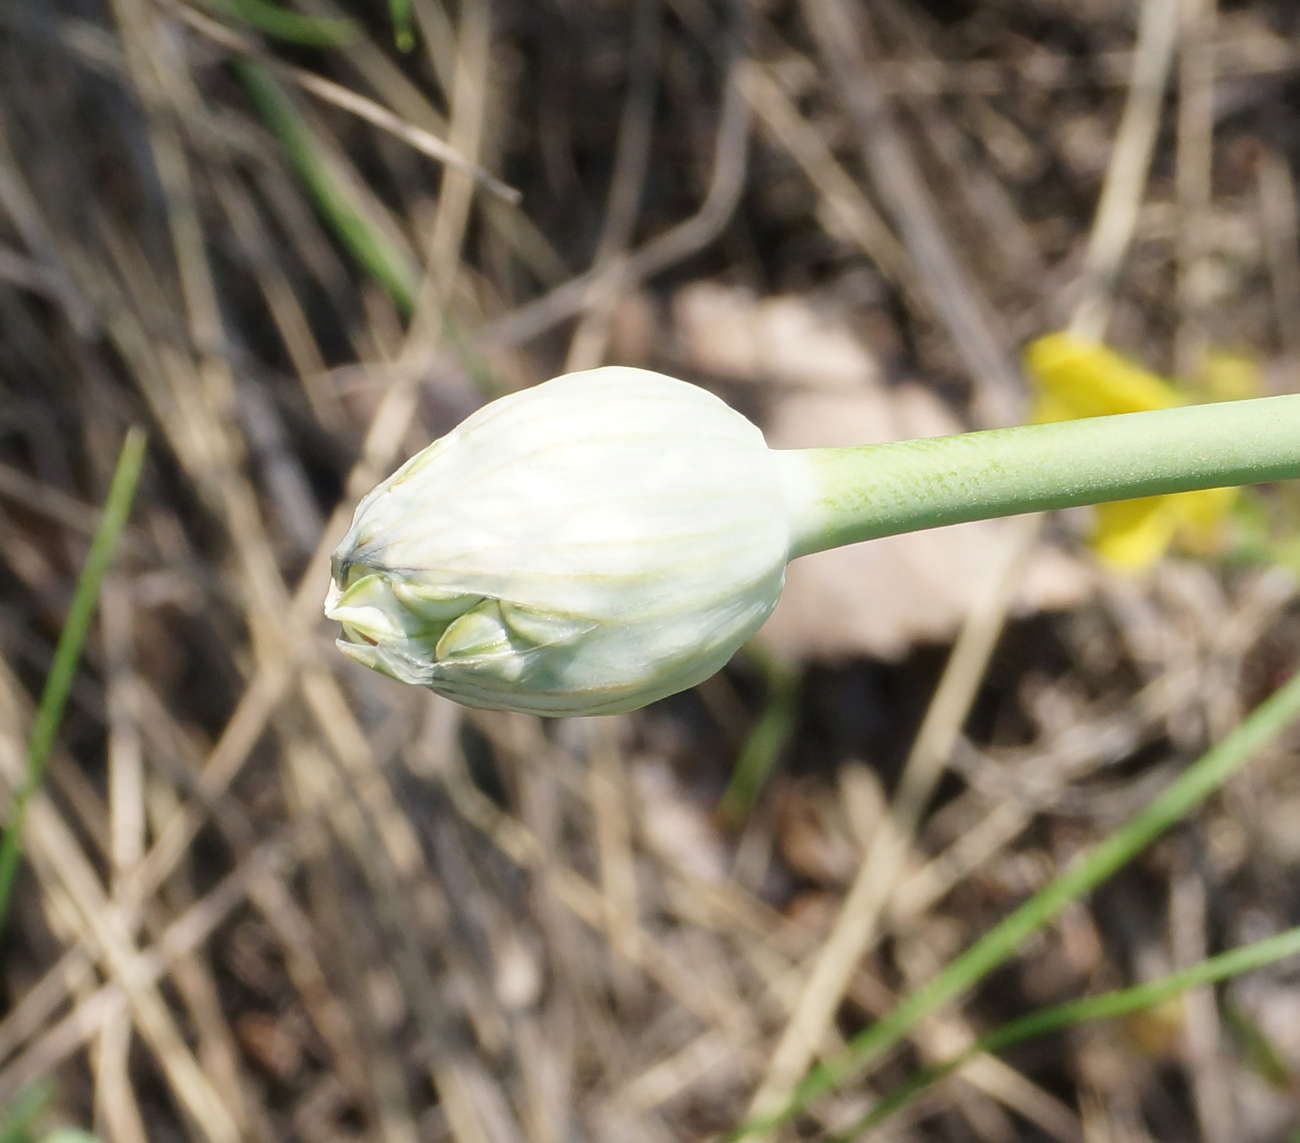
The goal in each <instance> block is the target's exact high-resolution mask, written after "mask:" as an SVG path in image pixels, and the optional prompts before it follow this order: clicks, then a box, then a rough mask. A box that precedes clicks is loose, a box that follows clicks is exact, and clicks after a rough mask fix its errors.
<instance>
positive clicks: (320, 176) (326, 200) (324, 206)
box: [230, 59, 420, 314]
mask: <svg viewBox="0 0 1300 1143" xmlns="http://www.w3.org/2000/svg"><path fill="white" fill-rule="evenodd" d="M230 67H231V69H232V70H233V71H234V73H235V75H236V76H237V77H238V78H239V81H240V82H241V83H242V84H243V85H244V88H245V90H246V91H247V92H248V94H249V96H250V97H251V98H252V100H253V102H254V103H255V104H256V105H257V109H258V111H259V112H260V114H261V116H262V118H263V119H264V120H265V121H266V123H267V126H269V127H270V128H271V130H272V131H273V132H275V136H276V138H277V139H279V140H280V145H281V146H282V147H283V148H284V149H285V153H286V154H287V155H288V156H289V159H290V161H291V162H292V163H293V166H294V169H295V170H296V171H297V172H298V175H299V177H300V178H301V179H302V180H303V182H304V183H306V184H307V189H308V190H309V191H310V192H311V194H312V197H313V198H314V199H315V201H316V204H317V206H318V207H319V208H320V211H321V213H322V215H324V217H325V220H326V221H327V222H328V223H329V224H330V226H331V227H332V228H333V231H334V233H335V235H337V237H338V239H339V241H340V242H341V243H342V244H343V245H344V246H345V247H346V248H347V249H348V251H349V252H350V253H351V254H352V256H353V257H354V258H356V260H357V261H358V262H359V263H361V265H362V266H363V267H364V268H365V270H366V272H367V273H368V274H369V275H370V276H371V277H372V278H373V279H374V280H375V281H376V282H378V283H379V285H380V286H382V287H383V288H384V290H385V291H386V292H387V294H388V296H389V297H390V298H392V299H393V302H394V303H395V304H396V305H397V307H398V308H399V309H400V310H401V311H402V313H404V314H410V313H412V312H413V311H414V309H415V299H416V295H417V294H418V292H419V288H420V269H419V267H418V266H416V265H415V264H414V263H413V262H412V261H411V259H410V258H409V257H408V256H407V255H406V254H405V253H404V252H403V251H402V250H401V249H400V248H399V246H398V244H397V243H396V242H394V241H393V239H392V237H391V236H390V235H389V234H386V233H385V232H384V228H383V226H382V225H380V224H379V223H378V222H377V221H376V220H375V219H374V218H372V217H371V213H372V212H371V210H370V209H369V208H368V207H367V204H366V203H365V202H364V200H363V198H362V196H361V194H360V192H359V190H358V188H357V186H356V185H355V183H354V181H353V180H352V179H351V178H350V177H349V176H348V174H347V173H346V172H345V171H344V170H343V169H342V167H341V165H340V163H339V162H338V161H337V160H336V159H335V157H334V156H333V155H332V154H331V153H330V150H329V149H328V148H327V147H326V146H325V144H324V142H323V141H322V140H321V139H320V138H318V137H317V135H316V133H315V132H314V131H313V130H312V128H311V126H310V125H309V124H308V123H307V121H306V120H305V119H304V118H303V116H302V113H301V112H300V111H299V110H298V108H297V107H296V106H295V105H294V102H293V100H292V99H290V98H289V95H288V93H287V92H286V91H285V90H284V88H283V87H282V86H281V84H280V83H279V82H278V81H277V80H276V78H275V77H274V76H273V75H272V74H271V73H270V71H268V70H267V69H266V68H265V67H263V66H262V65H261V64H259V63H256V62H255V61H253V60H247V59H237V60H232V61H231V63H230Z"/></svg>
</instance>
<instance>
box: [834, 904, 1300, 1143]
mask: <svg viewBox="0 0 1300 1143" xmlns="http://www.w3.org/2000/svg"><path fill="white" fill-rule="evenodd" d="M1296 955H1300V927H1297V928H1294V929H1288V930H1287V931H1286V932H1284V933H1278V934H1277V935H1276V936H1273V937H1268V938H1267V939H1265V940H1262V941H1256V942H1255V943H1254V944H1249V945H1244V946H1242V947H1241V948H1237V949H1233V950H1231V951H1230V952H1226V953H1222V954H1220V955H1219V956H1216V957H1211V958H1209V959H1208V960H1203V961H1201V962H1200V963H1199V964H1196V965H1193V966H1192V967H1191V968H1188V969H1184V970H1183V971H1182V972H1176V973H1173V974H1171V975H1170V976H1166V977H1163V978H1162V979H1160V980H1153V981H1150V982H1148V983H1145V984H1139V985H1136V986H1135V987H1133V988H1125V989H1122V990H1120V991H1117V992H1106V993H1103V994H1102V995H1100V996H1085V997H1083V998H1081V999H1079V1000H1071V1001H1068V1002H1067V1003H1065V1004H1058V1005H1055V1006H1054V1007H1051V1008H1044V1009H1041V1010H1040V1011H1038V1012H1031V1013H1030V1014H1029V1015H1027V1016H1022V1017H1020V1018H1019V1019H1018V1020H1012V1021H1011V1022H1010V1023H1007V1024H1003V1025H1002V1026H1001V1027H999V1028H995V1029H994V1030H993V1031H992V1032H989V1033H988V1034H987V1035H985V1036H981V1037H980V1039H979V1040H978V1041H977V1042H976V1043H975V1044H973V1045H972V1046H971V1047H970V1048H968V1049H967V1050H966V1051H964V1052H962V1053H961V1054H960V1055H958V1056H955V1057H954V1058H953V1059H951V1060H946V1061H945V1062H944V1063H942V1064H934V1065H932V1066H931V1067H928V1068H925V1069H924V1070H922V1071H920V1072H918V1073H917V1074H916V1075H915V1076H914V1077H913V1078H912V1079H910V1080H909V1081H908V1082H907V1083H905V1084H903V1085H902V1086H901V1087H899V1088H898V1089H897V1090H895V1091H893V1092H891V1093H890V1094H889V1095H887V1096H886V1097H885V1098H884V1099H882V1100H881V1101H880V1102H879V1103H878V1104H877V1105H876V1106H875V1107H874V1108H872V1109H871V1112H870V1114H868V1115H866V1116H865V1117H864V1118H863V1119H862V1120H860V1121H859V1122H858V1123H856V1124H855V1125H854V1126H853V1127H852V1128H851V1129H850V1130H848V1131H847V1132H845V1133H844V1134H843V1135H834V1136H831V1137H830V1139H829V1140H828V1143H847V1141H848V1140H850V1139H854V1138H856V1137H857V1136H859V1135H861V1134H862V1133H863V1132H865V1131H869V1130H871V1129H872V1128H873V1127H877V1126H879V1125H880V1124H881V1123H883V1122H884V1121H885V1120H886V1119H888V1118H889V1116H891V1115H892V1114H894V1112H896V1111H898V1110H899V1109H900V1108H902V1107H903V1106H905V1105H906V1104H908V1103H910V1102H911V1101H912V1100H913V1099H915V1098H916V1097H917V1096H918V1095H920V1094H921V1093H922V1092H923V1091H925V1090H926V1089H927V1088H929V1087H931V1086H933V1085H934V1084H936V1083H938V1082H939V1081H940V1080H941V1079H944V1078H945V1077H946V1076H949V1075H951V1074H952V1073H953V1072H955V1071H956V1070H957V1069H958V1068H960V1067H961V1066H962V1065H963V1064H965V1063H966V1062H967V1061H968V1060H970V1059H972V1058H973V1057H975V1056H977V1055H981V1054H983V1053H992V1052H1004V1051H1006V1050H1007V1049H1008V1048H1013V1047H1015V1046H1016V1045H1017V1044H1022V1043H1024V1042H1025V1041H1026V1040H1032V1039H1034V1038H1035V1037H1037V1036H1045V1035H1047V1034H1048V1033H1050V1032H1059V1031H1060V1030H1061V1029H1063V1028H1069V1027H1072V1026H1074V1025H1076V1024H1084V1023H1087V1022H1089V1021H1092V1020H1107V1019H1113V1018H1114V1017H1117V1016H1128V1015H1131V1014H1132V1013H1134V1012H1139V1011H1141V1010H1142V1009H1144V1008H1152V1007H1154V1006H1155V1005H1157V1004H1162V1003H1163V1002H1164V1001H1166V1000H1170V999H1172V998H1173V997H1175V996H1179V995H1181V994H1182V993H1184V992H1187V991H1188V990H1189V989H1192V988H1201V987H1204V986H1205V985H1208V984H1217V983H1218V982H1219V981H1222V980H1229V979H1231V978H1232V977H1235V976H1241V975H1242V974H1243V973H1247V972H1253V971H1254V970H1255V969H1258V968H1263V967H1264V966H1265V965H1268V964H1272V963H1274V962H1275V961H1279V960H1284V959H1285V958H1287V957H1291V956H1296Z"/></svg>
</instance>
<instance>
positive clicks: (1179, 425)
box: [777, 395, 1300, 558]
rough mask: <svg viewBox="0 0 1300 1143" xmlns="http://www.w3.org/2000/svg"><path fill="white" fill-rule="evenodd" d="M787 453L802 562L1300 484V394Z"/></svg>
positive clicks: (784, 455)
mask: <svg viewBox="0 0 1300 1143" xmlns="http://www.w3.org/2000/svg"><path fill="white" fill-rule="evenodd" d="M777 455H778V456H779V457H780V458H781V463H782V464H783V465H784V466H785V468H786V472H787V477H788V480H787V484H788V487H789V490H790V501H791V516H792V523H793V531H794V539H793V544H792V547H791V558H794V557H795V556H804V555H808V554H809V553H810V552H819V551H822V550H824V549H826V548H834V547H839V546H840V545H841V544H853V543H857V542H858V541H860V540H873V539H876V538H878V537H880V536H891V535H894V534H896V533H898V532H911V531H915V530H917V529H920V528H934V527H938V526H940V525H943V524H960V523H963V522H965V521H967V520H985V519H989V518H991V517H994V516H1012V515H1015V514H1017V513H1020V512H1039V511H1044V510H1046V509H1052V508H1070V507H1074V506H1075V505H1079V504H1100V503H1102V502H1103V501H1107V500H1128V499H1132V498H1134V497H1139V496H1158V495H1163V494H1165V493H1170V492H1190V491H1192V490H1194V489H1198V488H1220V487H1223V486H1225V485H1231V484H1259V483H1263V482H1266V481H1273V480H1289V479H1292V478H1295V477H1300V395H1289V396H1285V397H1260V398H1257V399H1255V400H1250V401H1227V402H1223V403H1221V404H1214V405H1186V406H1182V407H1179V408H1174V409H1158V410H1154V411H1152V412H1147V413H1125V414H1122V415H1120V416H1114V417H1092V418H1089V419H1087V420H1079V421H1060V422H1056V423H1053V424H1047V425H1023V426H1020V427H1018V428H1011V429H992V430H989V431H987V432H979V433H964V434H962V435H961V436H953V437H933V438H929V439H926V440H912V441H900V442H898V443H897V444H883V445H865V446H862V447H859V448H828V449H802V450H793V451H788V452H780V453H778V454H777Z"/></svg>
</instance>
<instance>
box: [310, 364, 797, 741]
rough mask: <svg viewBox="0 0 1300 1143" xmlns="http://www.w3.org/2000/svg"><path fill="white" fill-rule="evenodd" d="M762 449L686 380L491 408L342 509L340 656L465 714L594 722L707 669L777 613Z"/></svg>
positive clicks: (547, 393) (772, 501)
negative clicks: (468, 710) (496, 712)
mask: <svg viewBox="0 0 1300 1143" xmlns="http://www.w3.org/2000/svg"><path fill="white" fill-rule="evenodd" d="M775 457H776V454H774V453H772V452H770V451H769V450H768V448H767V446H766V444H765V443H764V441H763V437H762V434H761V433H760V432H759V431H758V429H757V428H755V427H754V426H753V425H752V424H751V423H750V422H749V421H747V420H746V419H745V418H744V417H743V416H741V415H740V414H739V413H737V412H735V411H734V410H732V409H730V408H728V407H727V405H725V404H724V403H723V402H722V401H720V400H719V399H718V398H717V397H714V396H713V395H712V394H711V393H708V392H707V391H705V390H704V389H700V388H698V387H696V386H694V385H690V384H687V383H686V382H683V381H677V380H674V379H673V378H671V377H665V376H663V375H661V374H658V373H651V372H647V371H646V370H642V369H626V368H617V367H610V368H605V369H593V370H589V371H587V372H582V373H571V374H568V375H566V376H563V377H557V378H556V379H554V380H553V381H547V382H546V383H544V384H542V385H538V386H536V387H535V388H532V389H527V390H524V391H523V392H520V393H514V394H512V395H510V396H508V397H503V398H501V399H500V400H498V401H494V402H493V403H492V404H490V405H487V406H486V407H484V408H483V409H480V410H479V411H478V412H477V413H475V414H474V415H473V416H471V417H470V418H469V419H468V420H466V421H465V422H464V423H463V424H461V425H460V426H459V427H458V428H456V429H454V430H453V431H452V432H450V433H448V434H447V436H445V437H443V438H442V439H440V440H438V441H435V442H434V443H433V444H431V445H430V446H429V447H428V448H426V449H425V450H424V451H423V452H421V453H419V454H418V455H416V456H415V457H413V458H412V459H411V460H410V461H408V462H407V463H406V464H405V465H404V466H403V467H402V468H401V469H399V470H398V471H397V472H396V473H394V474H393V475H392V476H391V477H389V478H388V479H387V480H386V481H384V482H383V483H382V484H380V485H379V486H378V487H377V488H375V489H374V491H372V492H371V493H370V494H369V495H368V496H366V498H365V499H364V500H362V502H361V504H360V505H359V506H358V508H357V511H356V516H355V517H354V519H353V521H352V527H351V529H350V531H349V532H348V534H347V536H346V537H345V538H344V540H343V542H342V543H341V544H340V545H339V547H338V549H337V551H335V553H334V558H333V578H334V582H333V584H332V586H331V588H330V594H329V598H328V599H327V600H326V604H325V612H326V614H327V615H328V616H329V617H330V618H331V619H335V620H337V621H339V622H340V623H341V624H342V625H343V636H342V638H341V639H340V640H339V643H338V645H339V647H340V649H341V650H343V651H344V652H345V653H346V654H348V655H350V656H351V657H352V658H354V659H356V660H357V661H358V662H361V663H364V664H365V665H366V666H368V667H373V668H374V669H375V670H377V671H381V672H383V673H384V674H387V675H391V676H392V677H393V678H395V679H399V680H401V681H402V682H406V683H416V684H419V685H421V686H426V687H429V688H431V689H433V690H435V691H437V692H439V693H440V694H444V695H447V696H449V697H451V698H453V699H456V700H458V701H460V702H463V703H467V704H469V705H471V706H481V707H492V708H496V709H506V710H519V711H528V712H532V713H536V714H551V715H573V714H608V713H613V712H616V711H625V710H631V709H633V708H635V707H638V706H642V705H644V704H645V703H648V702H652V701H653V700H655V699H658V698H662V697H663V696H665V695H669V694H672V693H673V692H675V691H679V690H682V689H684V688H685V687H689V686H692V685H693V684H695V683H698V682H700V681H701V680H702V679H705V678H707V677H708V676H709V675H710V674H712V673H713V672H714V671H716V670H718V669H719V668H720V667H721V666H722V665H723V664H724V663H725V662H726V661H727V659H728V658H730V656H731V655H732V653H733V652H734V651H735V650H736V649H737V648H738V647H740V646H741V644H742V643H744V642H745V640H747V639H748V638H749V637H750V636H751V635H752V634H753V633H754V632H755V631H756V630H757V629H758V627H759V625H760V624H761V623H762V622H763V620H764V619H765V618H767V616H768V614H769V613H770V612H771V610H772V608H773V607H774V606H775V605H776V601H777V597H778V595H779V594H780V591H781V585H782V581H783V579H784V573H785V564H786V558H787V555H788V550H789V546H790V527H789V524H788V521H787V509H786V503H785V498H784V493H783V488H782V478H781V473H780V471H779V465H778V463H777V461H776V459H775Z"/></svg>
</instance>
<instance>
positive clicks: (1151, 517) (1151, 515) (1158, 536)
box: [1092, 496, 1178, 572]
mask: <svg viewBox="0 0 1300 1143" xmlns="http://www.w3.org/2000/svg"><path fill="white" fill-rule="evenodd" d="M1170 499H1171V497H1168V496H1147V497H1144V498H1143V499H1141V500H1115V501H1112V502H1111V503H1109V504H1098V505H1097V508H1096V524H1095V526H1094V527H1093V533H1092V549H1093V551H1095V552H1096V553H1097V556H1098V558H1099V559H1100V560H1101V561H1102V562H1103V563H1106V564H1108V565H1110V567H1112V568H1114V569H1115V570H1116V571H1126V572H1142V571H1146V570H1147V568H1149V567H1150V566H1151V565H1152V564H1154V563H1155V562H1156V561H1157V560H1158V559H1159V558H1160V557H1161V556H1163V555H1164V554H1165V549H1166V548H1168V547H1169V545H1170V544H1171V543H1172V542H1173V539H1174V532H1175V531H1177V528H1178V517H1177V514H1176V513H1174V512H1171V511H1170V510H1169V505H1168V503H1167V502H1168V501H1169V500H1170Z"/></svg>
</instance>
